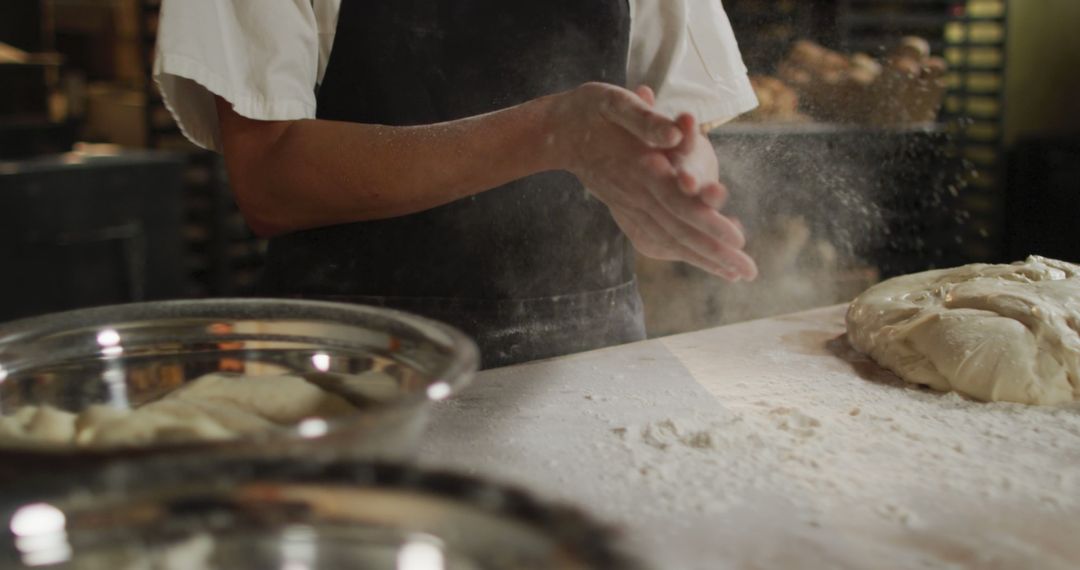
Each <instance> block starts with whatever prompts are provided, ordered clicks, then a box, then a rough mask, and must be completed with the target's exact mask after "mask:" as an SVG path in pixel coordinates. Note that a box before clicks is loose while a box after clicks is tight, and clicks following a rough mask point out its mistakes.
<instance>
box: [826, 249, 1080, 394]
mask: <svg viewBox="0 0 1080 570" xmlns="http://www.w3.org/2000/svg"><path fill="white" fill-rule="evenodd" d="M847 326H848V337H849V339H850V341H851V343H852V345H853V346H854V347H855V348H856V349H858V350H859V351H861V352H864V353H866V354H868V355H870V356H871V357H872V358H873V359H874V360H875V361H877V362H878V363H879V364H881V365H882V366H884V367H886V368H888V369H890V370H892V371H893V372H895V373H896V374H898V375H899V376H900V377H901V378H903V379H904V380H907V381H908V382H912V383H916V384H922V385H925V386H929V387H931V388H934V389H937V390H943V391H946V390H955V391H957V392H961V393H963V394H966V395H968V396H971V397H973V398H977V399H979V400H984V401H1007V402H1019V403H1025V404H1058V403H1064V402H1072V401H1076V400H1080V266H1078V265H1074V264H1071V263H1066V262H1063V261H1057V260H1053V259H1047V258H1043V257H1038V256H1032V257H1029V258H1028V259H1027V260H1026V261H1023V262H1018V263H1014V264H1011V265H986V264H973V265H965V266H963V267H956V268H953V269H943V270H936V271H927V272H924V273H916V274H913V275H906V276H903V277H897V278H895V279H890V280H888V281H885V282H883V283H880V284H878V285H876V286H874V287H872V288H870V289H869V290H867V291H866V292H865V293H863V294H862V295H861V296H859V298H857V299H855V301H854V302H853V303H852V304H851V307H850V308H849V310H848V314H847Z"/></svg>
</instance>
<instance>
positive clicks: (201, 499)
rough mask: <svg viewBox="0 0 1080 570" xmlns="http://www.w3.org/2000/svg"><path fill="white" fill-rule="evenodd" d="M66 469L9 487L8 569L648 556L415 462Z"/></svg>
mask: <svg viewBox="0 0 1080 570" xmlns="http://www.w3.org/2000/svg"><path fill="white" fill-rule="evenodd" d="M67 479H68V480H66V481H65V478H52V480H51V481H50V480H49V479H48V478H46V479H42V480H40V481H36V482H33V483H30V484H28V485H23V486H20V487H19V488H18V489H17V490H15V491H14V492H13V493H11V495H14V496H7V497H0V524H3V525H5V526H6V527H7V528H8V529H9V530H10V531H11V532H10V533H3V534H0V567H3V568H30V567H42V566H47V567H62V568H70V569H78V570H83V569H85V570H97V569H102V568H110V569H112V568H160V569H170V568H184V569H189V570H211V569H229V570H245V569H248V568H251V569H256V568H257V569H264V568H280V569H304V570H318V569H324V568H325V569H339V568H364V569H369V570H382V569H385V570H504V569H517V570H556V569H557V570H633V569H635V568H639V565H638V564H637V562H636V561H634V560H633V559H632V558H631V557H630V556H628V555H627V554H626V553H625V552H624V551H623V547H624V546H625V545H624V544H623V541H622V539H621V537H620V536H618V535H617V534H616V533H614V532H613V531H612V529H609V528H607V527H606V526H603V525H601V524H598V523H596V522H595V521H594V520H592V519H591V518H590V517H588V516H587V515H586V514H585V513H583V512H581V511H579V510H577V509H574V508H568V507H565V506H562V505H558V504H552V503H550V502H548V501H544V500H540V499H537V498H535V497H533V496H531V495H530V494H528V493H526V492H523V491H521V490H519V489H516V488H513V487H507V486H504V485H498V484H494V483H490V482H487V481H485V480H483V479H477V478H474V477H465V476H461V475H456V474H452V473H445V472H438V471H430V470H427V469H418V468H415V467H407V466H400V465H393V464H384V463H371V462H365V461H348V460H333V461H328V462H318V461H309V462H296V461H285V460H279V459H251V460H235V459H222V458H218V459H215V460H211V461H207V460H202V461H191V460H185V459H183V458H166V459H163V460H161V461H154V462H140V463H135V464H121V465H114V466H111V467H108V468H105V469H102V470H100V471H98V472H96V473H94V474H92V475H90V476H86V477H81V478H78V479H77V480H76V481H71V480H70V479H72V478H70V477H68V478H67Z"/></svg>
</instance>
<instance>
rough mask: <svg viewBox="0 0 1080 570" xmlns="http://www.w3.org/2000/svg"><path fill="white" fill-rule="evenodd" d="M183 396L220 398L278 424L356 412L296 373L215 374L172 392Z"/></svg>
mask: <svg viewBox="0 0 1080 570" xmlns="http://www.w3.org/2000/svg"><path fill="white" fill-rule="evenodd" d="M170 398H176V399H181V400H190V401H201V402H220V403H226V404H229V405H232V406H234V407H236V408H239V409H241V410H246V411H248V412H251V413H253V414H255V415H256V416H259V417H262V418H265V419H267V420H269V421H271V422H273V423H275V424H278V425H290V424H295V423H298V422H300V421H301V420H303V419H305V418H310V417H316V416H317V417H333V416H340V415H344V414H348V413H351V412H355V411H356V408H355V407H353V406H352V404H349V403H348V402H347V401H345V400H344V399H343V398H341V397H340V396H337V395H334V394H331V393H329V392H326V391H324V390H323V389H321V388H319V387H318V386H316V385H315V384H312V383H311V382H308V381H307V380H304V379H303V378H299V377H296V376H224V375H220V374H211V375H208V376H204V377H203V378H200V379H198V380H196V381H195V382H192V383H191V384H190V385H188V386H186V387H184V388H183V389H181V390H177V391H176V392H174V393H173V394H171V395H170Z"/></svg>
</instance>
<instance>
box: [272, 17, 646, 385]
mask: <svg viewBox="0 0 1080 570" xmlns="http://www.w3.org/2000/svg"><path fill="white" fill-rule="evenodd" d="M629 27H630V18H629V7H628V5H627V1H626V0H543V1H527V2H508V1H506V0H370V1H363V0H342V3H341V11H340V15H339V21H338V29H337V36H336V38H335V40H334V48H333V52H332V55H331V58H330V61H329V63H328V67H327V71H326V76H325V78H324V81H323V83H322V85H321V86H320V88H319V93H318V116H319V118H322V119H332V120H339V121H352V122H362V123H374V124H384V125H419V124H430V123H437V122H442V121H449V120H453V119H459V118H462V117H468V116H473V115H478V114H482V113H487V112H490V111H494V110H497V109H503V108H506V107H509V106H512V105H516V104H518V103H523V102H525V101H528V100H530V99H534V98H537V97H540V96H542V95H547V94H551V93H556V92H559V91H564V90H568V89H572V88H574V87H577V86H578V85H581V84H582V83H585V82H588V81H603V82H607V83H614V84H617V85H622V84H624V83H625V81H626V56H627V48H628V39H629ZM537 136H540V135H539V134H538V135H537ZM445 152H446V160H447V161H450V160H453V155H454V152H455V149H453V148H447V149H445ZM365 158H366V157H363V156H357V157H355V160H357V161H363V160H365ZM262 291H263V293H265V294H269V295H277V296H295V297H307V298H315V299H329V300H338V301H349V302H356V303H363V304H370V305H379V306H387V307H394V308H398V309H402V310H405V311H410V312H413V313H417V314H421V315H426V316H429V317H432V318H435V319H438V320H441V321H444V322H447V323H450V324H452V325H455V326H457V327H459V328H461V329H462V330H464V331H465V332H467V333H468V334H470V335H472V336H473V338H475V339H476V341H477V343H478V344H479V345H480V349H481V354H482V359H483V366H484V367H486V368H492V367H497V366H505V365H508V364H514V363H518V362H525V361H528V360H535V359H539V358H546V357H551V356H557V355H561V354H568V353H572V352H579V351H583V350H589V349H593V348H599V347H603V346H610V345H613V344H620V343H625V342H631V341H635V340H640V339H642V338H643V337H644V327H643V324H642V311H641V300H640V297H639V295H638V292H637V287H636V283H635V281H634V273H633V255H632V249H631V247H630V245H629V243H628V242H627V240H626V239H625V237H624V236H623V235H622V233H620V231H619V229H618V227H617V226H616V225H615V223H614V221H613V220H612V218H611V215H610V214H609V213H608V211H607V208H606V207H605V206H604V205H603V204H601V203H600V202H598V201H596V200H595V199H593V198H591V197H589V196H588V194H587V193H586V192H585V189H584V188H583V187H582V186H581V184H580V183H579V182H578V181H577V180H576V179H575V178H574V177H573V176H571V175H570V174H568V173H565V172H552V173H544V174H538V175H535V176H530V177H528V178H524V179H522V180H518V181H516V182H512V183H510V184H507V185H505V186H503V187H500V188H496V189H494V190H491V191H488V192H483V193H481V194H479V195H477V196H474V197H471V198H466V199H463V200H459V201H457V202H454V203H451V204H449V205H446V206H442V207H438V208H435V209H432V210H428V211H425V212H422V213H419V214H414V215H409V216H404V217H399V218H393V219H387V220H380V221H372V222H361V223H351V224H344V225H338V226H332V227H325V228H319V229H314V230H308V231H302V232H296V233H293V234H289V235H285V236H281V237H278V238H274V239H273V240H271V242H270V247H269V252H268V260H267V266H266V269H265V272H264V275H263V278H262Z"/></svg>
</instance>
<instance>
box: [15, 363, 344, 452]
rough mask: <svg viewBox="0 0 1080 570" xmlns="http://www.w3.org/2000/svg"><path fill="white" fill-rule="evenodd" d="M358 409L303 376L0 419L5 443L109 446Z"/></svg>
mask: <svg viewBox="0 0 1080 570" xmlns="http://www.w3.org/2000/svg"><path fill="white" fill-rule="evenodd" d="M353 412H356V408H355V407H354V406H353V405H352V404H350V403H349V402H347V401H346V400H345V399H343V398H341V397H340V396H337V395H335V394H332V393H330V392H327V391H325V390H323V389H321V388H319V387H318V386H316V385H314V384H312V383H310V382H308V381H306V380H304V379H303V378H299V377H296V376H262V377H247V376H227V375H221V374H209V375H206V376H203V377H202V378H199V379H197V380H194V381H192V382H190V383H189V384H187V385H185V386H184V387H182V388H180V389H178V390H176V391H174V392H171V393H169V394H168V395H166V396H165V397H164V398H162V399H160V400H157V401H153V402H150V403H148V404H145V405H143V406H141V407H139V408H136V409H134V410H128V409H119V408H114V407H111V406H105V405H96V406H91V407H89V408H87V409H86V410H84V411H83V412H82V413H80V414H78V415H76V414H73V413H70V412H66V411H63V410H58V409H56V408H53V407H49V406H24V407H22V408H20V409H19V410H18V411H17V412H16V413H15V414H12V415H10V416H3V417H0V443H3V442H12V443H18V444H27V443H45V444H67V445H72V444H74V445H77V446H81V447H103V446H131V445H147V444H152V443H181V442H195V441H217V440H225V439H234V438H236V437H240V436H245V435H254V434H258V433H262V432H266V431H268V430H272V429H274V428H275V427H278V426H288V425H293V424H296V423H297V422H300V421H301V420H303V419H305V418H309V417H323V418H328V417H335V416H341V415H345V414H349V413H353Z"/></svg>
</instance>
